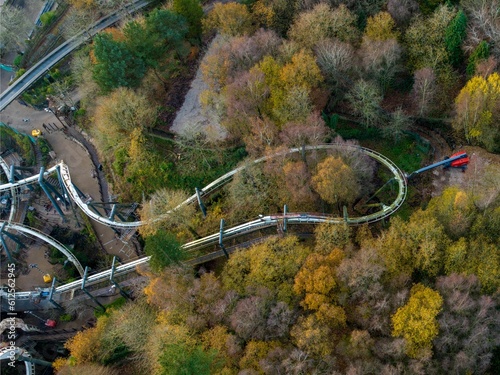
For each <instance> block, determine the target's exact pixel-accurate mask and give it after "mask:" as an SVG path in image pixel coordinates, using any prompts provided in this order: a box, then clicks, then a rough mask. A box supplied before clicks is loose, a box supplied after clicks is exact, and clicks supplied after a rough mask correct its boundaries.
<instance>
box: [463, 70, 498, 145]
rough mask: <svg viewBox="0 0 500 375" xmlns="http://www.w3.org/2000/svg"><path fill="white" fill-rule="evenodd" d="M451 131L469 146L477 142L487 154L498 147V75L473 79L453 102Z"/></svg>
mask: <svg viewBox="0 0 500 375" xmlns="http://www.w3.org/2000/svg"><path fill="white" fill-rule="evenodd" d="M455 110H456V115H455V118H454V120H453V127H454V129H455V130H456V131H458V132H460V133H462V134H464V135H465V138H466V139H467V141H468V142H479V143H481V144H483V145H484V146H485V147H486V148H487V149H488V150H490V151H493V150H495V149H497V150H498V148H499V147H500V121H499V120H500V75H499V74H498V73H493V74H490V75H489V76H488V77H487V78H484V77H481V76H475V77H472V78H471V79H470V80H469V81H468V82H467V84H466V85H465V87H464V88H463V89H462V90H461V91H460V94H458V96H457V98H456V99H455Z"/></svg>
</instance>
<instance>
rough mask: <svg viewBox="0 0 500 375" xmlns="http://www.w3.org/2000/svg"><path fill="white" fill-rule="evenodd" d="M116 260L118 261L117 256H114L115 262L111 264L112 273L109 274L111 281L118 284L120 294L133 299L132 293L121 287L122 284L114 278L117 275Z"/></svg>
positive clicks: (115, 284)
mask: <svg viewBox="0 0 500 375" xmlns="http://www.w3.org/2000/svg"><path fill="white" fill-rule="evenodd" d="M115 261H116V257H113V264H112V265H111V275H110V276H109V279H110V280H111V282H112V283H113V285H114V286H116V287H117V288H118V290H119V291H120V294H121V295H122V296H123V297H125V298H127V299H132V297H130V295H129V294H128V293H127V292H126V291H124V290H123V289H122V288H121V287H120V284H118V283H117V282H116V281H115V279H114V276H115Z"/></svg>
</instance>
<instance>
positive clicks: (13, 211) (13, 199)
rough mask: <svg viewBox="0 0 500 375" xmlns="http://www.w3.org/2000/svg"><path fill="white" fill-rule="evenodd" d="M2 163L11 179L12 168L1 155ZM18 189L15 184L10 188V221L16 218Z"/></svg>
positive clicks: (0, 163) (0, 160) (0, 162)
mask: <svg viewBox="0 0 500 375" xmlns="http://www.w3.org/2000/svg"><path fill="white" fill-rule="evenodd" d="M0 165H1V166H2V169H3V171H4V173H5V176H6V177H7V179H9V174H10V168H9V166H8V165H7V163H6V162H5V160H4V159H3V158H2V157H1V156H0ZM16 191H17V189H16V188H15V187H14V186H12V187H11V188H10V200H11V205H10V214H9V223H10V222H11V221H12V220H13V219H14V216H15V215H16V199H17V194H16Z"/></svg>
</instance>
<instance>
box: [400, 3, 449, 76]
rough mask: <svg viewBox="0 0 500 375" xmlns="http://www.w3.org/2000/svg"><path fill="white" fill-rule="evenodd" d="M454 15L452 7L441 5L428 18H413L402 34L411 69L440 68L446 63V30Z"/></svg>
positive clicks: (447, 58)
mask: <svg viewBox="0 0 500 375" xmlns="http://www.w3.org/2000/svg"><path fill="white" fill-rule="evenodd" d="M455 16H456V11H455V10H454V9H452V8H450V7H448V6H446V5H442V6H440V7H439V8H438V9H436V11H435V12H434V13H433V14H432V15H431V16H429V17H428V18H422V17H415V18H414V19H413V21H412V23H411V25H410V26H409V27H408V29H407V30H406V32H405V34H404V40H405V42H406V46H407V49H406V50H407V52H408V57H409V63H410V66H411V68H412V70H413V71H415V70H418V69H422V68H433V69H436V68H442V67H443V66H444V65H446V64H448V62H449V54H448V50H447V47H446V44H445V39H446V30H447V28H448V25H449V24H450V22H451V21H452V20H453V19H454V18H455Z"/></svg>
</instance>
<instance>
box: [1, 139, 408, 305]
mask: <svg viewBox="0 0 500 375" xmlns="http://www.w3.org/2000/svg"><path fill="white" fill-rule="evenodd" d="M335 148H351V149H356V150H359V151H362V152H363V153H365V154H366V155H368V156H370V157H372V158H374V159H376V160H377V161H379V162H380V163H381V164H383V165H384V166H386V167H387V168H388V169H389V170H390V171H391V172H392V173H393V174H394V179H395V180H396V181H397V182H398V185H399V188H398V195H397V197H396V199H395V200H394V202H392V203H391V205H389V206H383V207H382V210H380V211H377V212H375V213H372V214H369V215H364V216H361V217H357V218H350V217H347V218H343V217H342V218H339V217H333V216H328V215H322V214H316V213H288V214H287V215H286V220H287V223H288V224H297V225H298V224H320V223H334V224H340V223H346V224H349V225H359V224H364V223H372V222H375V221H378V220H381V219H383V218H386V217H388V216H389V215H391V214H393V213H394V212H395V211H396V210H397V209H398V208H399V207H400V206H401V205H402V204H403V202H404V200H405V198H406V194H407V185H406V183H407V181H406V177H405V174H404V173H403V172H402V171H401V170H400V169H399V168H398V167H397V166H396V165H395V164H394V163H393V162H392V161H391V160H390V159H388V158H387V157H385V156H384V155H382V154H380V153H378V152H376V151H373V150H370V149H367V148H364V147H360V146H353V145H345V144H327V145H318V146H307V147H305V149H306V150H328V149H335ZM301 150H302V149H301V148H294V149H290V150H288V151H285V152H280V153H277V154H274V155H270V156H265V157H261V158H259V159H256V160H253V161H252V162H250V163H247V164H245V165H243V166H240V167H238V168H235V169H233V170H232V171H230V172H228V173H226V174H225V175H223V176H221V177H219V178H218V179H216V180H215V181H213V182H211V183H210V184H208V185H207V186H205V187H204V188H203V189H202V191H201V192H202V194H208V193H209V192H211V191H213V190H215V189H216V188H217V187H220V186H222V185H224V184H225V183H227V182H228V181H230V180H231V179H232V177H233V176H234V175H235V174H236V173H238V172H240V171H242V170H243V169H245V168H247V167H248V166H249V165H254V164H257V163H260V162H263V161H266V160H268V159H270V158H273V157H277V156H280V155H281V156H283V155H286V154H290V153H295V152H299V151H301ZM58 166H60V167H61V176H62V177H63V184H64V185H65V187H66V189H67V191H68V194H69V195H70V196H71V198H72V199H73V201H75V203H76V204H77V205H78V206H79V207H80V208H81V209H82V211H84V212H85V213H86V214H87V215H88V216H89V217H91V218H92V219H94V220H96V221H98V222H100V223H103V224H105V225H110V226H118V227H120V226H121V227H129V228H130V227H137V226H139V225H143V224H145V222H143V221H138V222H132V223H118V222H115V221H112V220H109V219H108V218H105V217H102V216H99V215H97V214H96V213H95V212H93V211H91V210H90V209H89V208H88V206H87V204H85V203H84V202H83V201H82V199H81V198H80V196H79V194H78V192H77V191H76V189H75V187H74V186H73V184H72V182H71V175H70V172H69V168H68V166H67V165H66V164H64V163H63V162H60V163H59V164H58ZM56 167H57V166H55V167H54V168H56ZM34 177H35V179H36V177H37V176H34ZM31 178H33V177H31ZM0 188H1V186H0ZM196 199H197V197H196V194H195V195H193V196H191V197H189V198H188V199H187V200H186V201H184V202H183V203H181V204H180V205H179V206H177V207H176V208H175V209H177V208H179V207H181V206H183V205H185V204H191V203H193V202H195V201H196ZM175 209H174V210H171V211H168V212H167V213H166V214H164V215H162V216H161V217H160V219H163V218H165V217H166V216H167V215H169V214H172V213H173V211H175ZM283 218H284V216H283V215H280V214H278V215H268V216H265V217H261V218H259V219H257V220H251V221H249V222H246V223H242V224H239V225H236V226H234V227H231V228H227V229H225V230H224V231H223V237H224V239H231V238H235V237H238V236H241V235H243V234H248V233H251V232H255V231H257V230H260V229H264V228H269V227H273V226H275V225H277V224H278V222H279V221H280V220H283ZM157 220H158V219H157ZM38 234H39V236H38V237H39V238H43V237H44V236H45V235H44V234H41V233H38ZM219 235H220V234H219V233H218V232H217V233H214V234H211V235H208V236H205V237H203V238H201V239H197V240H194V241H191V242H188V243H186V244H184V245H182V249H184V250H185V251H186V252H188V253H193V252H195V251H196V250H199V249H202V248H205V247H207V246H209V245H215V244H217V243H218V241H219ZM206 256H207V255H202V256H201V257H206ZM68 258H69V257H68ZM149 259H150V257H144V258H141V259H138V260H135V261H132V262H129V263H126V264H124V265H121V266H118V267H116V269H115V274H116V275H120V274H125V273H127V272H130V271H132V270H134V269H135V267H136V266H138V265H141V264H145V263H147V262H148V261H149ZM196 259H197V258H194V259H191V260H188V261H186V263H187V264H189V263H192V262H195V263H196ZM80 274H83V271H82V272H80ZM110 275H111V270H105V271H101V272H99V273H96V274H95V275H91V276H89V278H88V280H87V285H92V284H95V283H98V282H101V281H103V280H105V279H109V276H110ZM80 287H81V280H76V281H73V282H71V283H68V284H65V285H62V286H59V287H57V288H55V292H56V293H62V292H65V291H68V290H71V289H79V288H80ZM33 293H36V292H19V293H16V298H20V299H23V298H31V296H32V295H33Z"/></svg>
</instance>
